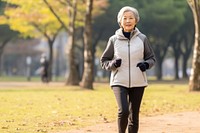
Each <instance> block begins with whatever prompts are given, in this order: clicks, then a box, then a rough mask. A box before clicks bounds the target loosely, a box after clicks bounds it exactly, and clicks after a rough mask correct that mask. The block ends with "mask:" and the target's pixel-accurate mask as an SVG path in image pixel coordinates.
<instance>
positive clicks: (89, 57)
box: [80, 0, 94, 89]
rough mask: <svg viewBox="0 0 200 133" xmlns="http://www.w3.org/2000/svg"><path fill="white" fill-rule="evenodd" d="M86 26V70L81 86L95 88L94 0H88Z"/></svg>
mask: <svg viewBox="0 0 200 133" xmlns="http://www.w3.org/2000/svg"><path fill="white" fill-rule="evenodd" d="M86 5H87V6H86V14H85V26H84V72H83V77H82V81H81V83H80V85H81V87H83V88H88V89H93V79H94V78H93V73H94V54H93V53H94V52H93V46H92V8H93V0H87V4H86Z"/></svg>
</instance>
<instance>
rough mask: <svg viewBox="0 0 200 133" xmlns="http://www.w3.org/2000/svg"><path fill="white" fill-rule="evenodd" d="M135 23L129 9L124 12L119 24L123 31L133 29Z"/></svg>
mask: <svg viewBox="0 0 200 133" xmlns="http://www.w3.org/2000/svg"><path fill="white" fill-rule="evenodd" d="M136 23H137V22H136V19H135V16H134V14H133V13H132V12H131V11H126V12H124V14H123V16H122V20H121V26H122V28H123V29H124V31H125V32H131V31H132V30H133V29H134V27H135V25H136Z"/></svg>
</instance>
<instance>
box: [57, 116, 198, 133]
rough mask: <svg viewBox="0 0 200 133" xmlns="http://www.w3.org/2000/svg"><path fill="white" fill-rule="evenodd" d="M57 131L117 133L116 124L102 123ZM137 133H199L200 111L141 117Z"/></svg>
mask: <svg viewBox="0 0 200 133" xmlns="http://www.w3.org/2000/svg"><path fill="white" fill-rule="evenodd" d="M59 133H117V124H116V122H114V123H104V124H98V125H93V126H90V127H86V128H83V129H77V130H71V131H63V132H59ZM139 133H200V112H182V113H174V114H165V115H159V116H152V117H141V118H140V130H139Z"/></svg>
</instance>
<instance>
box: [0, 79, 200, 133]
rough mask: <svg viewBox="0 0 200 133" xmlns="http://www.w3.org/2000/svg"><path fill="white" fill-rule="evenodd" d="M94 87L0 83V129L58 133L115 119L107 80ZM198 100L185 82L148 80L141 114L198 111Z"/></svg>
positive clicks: (5, 130) (113, 101)
mask: <svg viewBox="0 0 200 133" xmlns="http://www.w3.org/2000/svg"><path fill="white" fill-rule="evenodd" d="M94 88H95V89H94V90H93V91H91V90H83V89H81V88H80V87H74V86H64V83H63V84H62V83H56V84H54V83H50V84H49V85H44V84H41V83H40V82H35V83H23V82H22V83H16V84H12V83H10V82H8V83H7V84H6V83H5V82H3V84H2V83H1V82H0V106H1V107H0V115H1V117H0V132H1V133H4V132H5V133H7V132H10V133H33V132H57V131H66V130H70V129H73V128H77V127H79V128H80V127H84V126H87V125H94V124H97V123H104V122H113V121H115V120H116V113H117V106H116V102H115V98H114V95H113V93H112V90H111V89H110V87H109V86H108V83H106V84H100V83H96V84H94ZM199 103H200V92H189V91H188V86H187V82H185V83H184V82H183V83H181V84H180V83H176V82H173V83H172V82H167V83H159V82H155V83H150V85H149V86H148V88H147V89H146V91H145V94H144V98H143V102H142V106H141V116H142V117H143V116H149V115H158V114H165V113H172V112H183V111H197V110H198V111H199V110H200V104H199Z"/></svg>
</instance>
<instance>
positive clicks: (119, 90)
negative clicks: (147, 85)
mask: <svg viewBox="0 0 200 133" xmlns="http://www.w3.org/2000/svg"><path fill="white" fill-rule="evenodd" d="M112 89H113V92H114V94H115V97H116V100H117V104H118V130H119V133H125V132H126V128H127V124H128V133H137V132H138V129H139V111H140V104H141V101H142V96H143V94H144V87H133V88H126V87H122V86H113V87H112Z"/></svg>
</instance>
